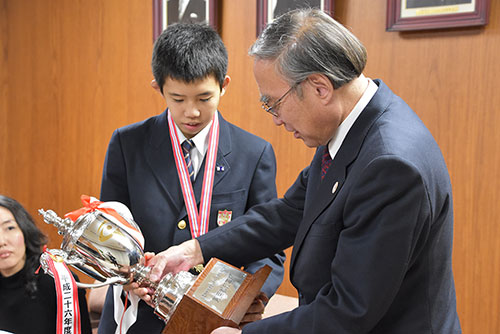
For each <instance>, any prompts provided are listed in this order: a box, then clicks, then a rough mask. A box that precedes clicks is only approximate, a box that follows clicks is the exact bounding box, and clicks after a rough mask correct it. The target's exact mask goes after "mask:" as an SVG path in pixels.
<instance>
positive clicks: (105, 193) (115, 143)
mask: <svg viewBox="0 0 500 334" xmlns="http://www.w3.org/2000/svg"><path fill="white" fill-rule="evenodd" d="M127 184H128V183H127V170H126V165H125V159H124V156H123V150H122V145H121V140H120V132H119V130H115V132H113V135H112V136H111V140H110V142H109V145H108V150H107V152H106V159H105V160H104V168H103V171H102V181H101V197H100V199H101V201H118V202H121V203H123V204H125V205H126V206H127V207H129V208H130V197H129V192H128V187H127Z"/></svg>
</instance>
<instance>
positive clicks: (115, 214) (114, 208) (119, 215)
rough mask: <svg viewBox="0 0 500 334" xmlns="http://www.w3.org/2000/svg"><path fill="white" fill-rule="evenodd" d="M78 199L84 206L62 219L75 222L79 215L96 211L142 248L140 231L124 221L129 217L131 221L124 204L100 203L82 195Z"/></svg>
mask: <svg viewBox="0 0 500 334" xmlns="http://www.w3.org/2000/svg"><path fill="white" fill-rule="evenodd" d="M80 199H81V200H82V203H83V205H84V206H83V208H80V209H77V210H75V211H71V212H68V213H67V214H65V215H64V218H69V219H71V220H72V221H74V222H76V221H77V220H78V218H79V217H80V216H81V215H84V214H86V213H89V212H93V211H95V210H98V211H100V212H102V213H103V214H104V215H107V217H108V218H109V219H111V220H113V221H114V222H115V223H117V224H118V225H121V227H122V228H123V229H124V230H125V231H127V232H128V233H129V234H130V235H131V236H132V237H133V238H134V239H135V240H136V241H137V242H138V243H139V245H141V247H142V248H144V237H143V235H142V233H141V231H140V230H139V229H138V228H137V226H134V225H135V224H134V223H131V222H129V221H128V220H127V219H125V217H127V216H129V218H130V221H133V219H132V214H131V213H130V210H129V209H128V208H127V207H126V206H125V205H124V204H122V203H119V202H101V201H99V200H97V199H96V198H94V197H90V196H87V195H82V196H81V197H80Z"/></svg>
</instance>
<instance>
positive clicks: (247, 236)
mask: <svg viewBox="0 0 500 334" xmlns="http://www.w3.org/2000/svg"><path fill="white" fill-rule="evenodd" d="M308 171H309V167H307V168H305V169H304V170H303V171H302V172H301V174H300V175H299V177H298V178H297V180H296V181H295V183H294V184H293V185H292V187H290V189H289V190H288V191H287V194H286V195H285V198H280V199H278V198H274V199H272V200H269V201H267V202H264V203H261V204H258V205H255V206H253V207H252V208H250V209H249V210H248V211H247V212H246V213H245V215H243V216H240V217H237V218H236V219H234V220H233V221H232V222H231V224H226V225H223V226H221V227H219V228H216V229H214V230H212V231H210V232H209V233H207V234H204V235H202V236H200V237H198V238H197V240H198V241H199V243H200V246H201V250H202V253H203V257H204V258H205V259H210V258H212V257H217V258H219V259H221V260H224V261H226V262H228V263H232V264H233V265H235V266H242V265H244V264H245V263H250V262H253V261H258V260H261V259H264V258H266V257H268V256H270V254H276V253H279V252H281V251H283V250H284V249H286V248H288V247H290V246H291V245H292V243H293V240H294V239H295V234H296V233H297V229H298V226H299V224H300V221H301V220H302V215H303V211H304V208H303V205H304V199H305V193H306V191H305V190H306V184H307V179H308ZM273 184H274V180H273Z"/></svg>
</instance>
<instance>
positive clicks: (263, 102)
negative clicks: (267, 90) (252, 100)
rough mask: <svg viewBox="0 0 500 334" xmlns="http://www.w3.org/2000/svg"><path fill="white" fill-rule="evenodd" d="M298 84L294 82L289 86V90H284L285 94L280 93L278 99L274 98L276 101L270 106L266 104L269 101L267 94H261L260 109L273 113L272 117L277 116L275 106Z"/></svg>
mask: <svg viewBox="0 0 500 334" xmlns="http://www.w3.org/2000/svg"><path fill="white" fill-rule="evenodd" d="M299 84H300V82H299V83H296V84H294V85H293V86H291V87H290V89H289V90H287V91H286V93H285V94H283V95H281V97H280V98H279V99H277V100H276V102H274V103H273V105H272V106H270V105H269V104H268V102H269V98H268V97H267V96H263V97H262V99H261V101H262V106H261V107H262V109H264V110H265V111H267V112H268V113H270V114H271V115H273V116H274V117H278V112H277V110H278V109H277V107H278V105H279V104H280V103H281V102H282V101H283V100H284V99H285V97H286V96H287V95H288V94H289V93H290V92H291V91H292V90H293V89H294V88H296V87H297V86H298V85H299Z"/></svg>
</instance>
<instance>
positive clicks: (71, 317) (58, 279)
mask: <svg viewBox="0 0 500 334" xmlns="http://www.w3.org/2000/svg"><path fill="white" fill-rule="evenodd" d="M46 252H47V253H48V254H49V256H48V257H47V262H48V265H49V269H50V271H51V272H52V274H53V276H54V283H55V286H56V298H57V318H56V333H57V334H80V333H81V332H80V307H79V304H78V288H77V286H76V282H75V279H74V278H73V275H72V274H71V271H70V270H69V269H68V267H67V266H66V264H65V263H64V262H63V260H62V259H60V258H58V257H56V256H54V255H52V254H51V253H50V252H48V251H46Z"/></svg>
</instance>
